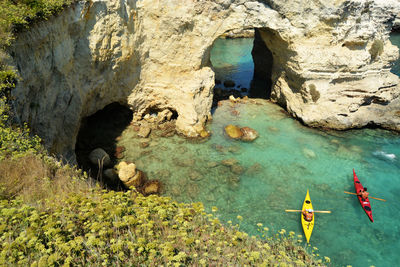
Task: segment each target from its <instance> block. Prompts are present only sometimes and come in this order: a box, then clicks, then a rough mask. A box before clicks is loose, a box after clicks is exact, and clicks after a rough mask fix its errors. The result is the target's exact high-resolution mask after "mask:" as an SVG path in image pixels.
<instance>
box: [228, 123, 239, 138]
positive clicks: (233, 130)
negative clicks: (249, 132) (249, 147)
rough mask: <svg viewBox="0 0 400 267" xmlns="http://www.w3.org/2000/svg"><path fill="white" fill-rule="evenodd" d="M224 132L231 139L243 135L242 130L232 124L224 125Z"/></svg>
mask: <svg viewBox="0 0 400 267" xmlns="http://www.w3.org/2000/svg"><path fill="white" fill-rule="evenodd" d="M225 132H226V134H227V135H228V136H229V137H230V138H233V139H239V138H241V137H242V136H243V132H242V131H241V130H240V128H239V127H238V126H236V125H232V124H229V125H228V126H225Z"/></svg>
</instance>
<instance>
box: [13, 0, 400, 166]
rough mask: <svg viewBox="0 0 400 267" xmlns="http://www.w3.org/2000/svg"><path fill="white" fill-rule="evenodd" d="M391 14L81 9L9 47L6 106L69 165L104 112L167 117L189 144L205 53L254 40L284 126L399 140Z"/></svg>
mask: <svg viewBox="0 0 400 267" xmlns="http://www.w3.org/2000/svg"><path fill="white" fill-rule="evenodd" d="M399 13H400V3H399V2H398V1H397V0H385V1H382V0H375V1H364V0H363V1H361V0H347V1H341V0H336V1H332V0H318V1H317V0H309V1H300V0H294V1H278V0H269V1H268V0H265V1H262V0H259V1H255V0H254V1H245V0H209V1H207V0H203V1H200V0H199V1H197V0H179V1H178V0H107V1H106V0H92V1H81V2H79V3H77V4H75V5H74V6H73V7H71V8H68V9H67V10H65V11H64V12H63V13H62V14H61V15H59V16H57V17H54V18H51V19H50V20H48V21H44V22H40V23H37V24H36V25H33V26H32V28H31V29H30V30H29V31H26V32H23V33H20V34H19V35H18V38H17V40H16V42H15V43H14V45H13V46H12V47H11V49H10V54H11V55H12V57H13V58H14V62H15V66H16V68H17V69H18V71H19V74H20V76H21V77H22V81H21V82H20V83H19V84H18V87H17V88H16V90H15V91H14V95H15V97H16V103H15V104H16V105H15V106H16V109H17V111H18V113H19V114H20V116H21V119H22V120H25V121H28V122H29V124H30V125H31V127H32V128H33V129H34V130H35V131H36V132H37V133H39V135H40V136H42V137H43V138H44V139H45V141H46V144H47V146H48V148H49V149H50V150H51V151H52V152H54V153H59V154H62V155H65V156H66V157H67V158H71V157H72V158H73V155H74V153H73V152H74V146H75V140H76V136H77V133H78V130H79V126H80V121H81V120H82V118H84V117H86V116H88V115H91V114H93V113H94V112H96V111H98V110H99V109H102V108H103V107H104V106H106V105H107V104H110V103H112V102H120V103H122V104H125V105H128V106H129V107H130V108H131V109H132V110H133V111H134V114H135V119H140V118H141V117H143V116H144V115H146V113H148V112H151V111H152V110H165V109H169V110H172V111H175V112H176V113H177V114H178V119H177V128H178V130H179V131H180V132H181V133H183V134H185V135H187V136H196V135H198V133H199V132H200V131H201V130H202V128H203V126H204V123H205V122H206V120H207V118H208V116H210V108H211V104H212V97H213V92H212V88H213V86H214V73H213V71H212V67H211V63H210V49H211V47H212V45H213V42H214V41H215V40H216V39H217V38H218V37H219V36H221V35H222V34H224V33H225V32H228V31H235V30H242V29H250V28H255V29H257V31H258V32H259V34H257V36H259V37H260V38H261V39H262V42H264V43H265V47H266V48H265V49H267V50H269V51H270V52H271V53H272V58H273V64H272V69H271V71H270V72H267V73H271V77H269V79H270V81H271V84H272V87H271V89H270V90H271V99H272V100H273V101H276V102H277V103H279V104H280V105H282V106H284V107H285V108H286V109H287V110H288V111H289V112H290V113H291V114H293V116H295V117H297V118H299V119H300V120H302V121H303V122H304V123H306V124H309V125H311V126H326V127H331V128H336V129H347V128H352V127H362V126H365V125H367V124H370V123H372V124H376V125H380V126H382V127H386V128H390V129H396V130H400V115H399V107H400V100H399V98H398V95H399V94H400V87H399V78H398V77H397V76H395V75H393V74H391V73H390V67H391V63H392V62H393V61H394V60H396V59H397V57H398V49H397V48H396V47H394V46H393V45H392V44H391V43H390V42H389V41H388V37H389V32H390V30H391V29H392V27H393V26H394V23H395V22H394V21H395V20H396V19H397V14H399ZM261 54H263V53H261ZM264 54H265V53H264ZM253 55H254V56H255V57H257V53H253ZM261 61H262V60H261ZM266 90H267V89H266Z"/></svg>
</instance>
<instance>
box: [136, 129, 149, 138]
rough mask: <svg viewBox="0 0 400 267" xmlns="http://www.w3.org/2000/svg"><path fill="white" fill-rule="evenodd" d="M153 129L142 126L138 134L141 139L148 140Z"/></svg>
mask: <svg viewBox="0 0 400 267" xmlns="http://www.w3.org/2000/svg"><path fill="white" fill-rule="evenodd" d="M150 132H151V129H150V128H149V127H147V126H141V127H140V130H139V132H138V136H139V137H143V138H147V137H148V136H149V135H150Z"/></svg>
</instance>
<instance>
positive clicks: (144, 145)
mask: <svg viewBox="0 0 400 267" xmlns="http://www.w3.org/2000/svg"><path fill="white" fill-rule="evenodd" d="M149 145H150V144H149V143H148V142H140V143H139V146H140V147H141V148H146V147H148V146H149Z"/></svg>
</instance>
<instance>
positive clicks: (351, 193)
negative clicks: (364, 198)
mask: <svg viewBox="0 0 400 267" xmlns="http://www.w3.org/2000/svg"><path fill="white" fill-rule="evenodd" d="M344 192H345V193H346V194H350V195H357V194H356V193H353V192H347V191H344ZM368 197H370V196H368ZM370 198H373V199H376V200H380V201H386V200H384V199H382V198H377V197H370Z"/></svg>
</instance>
